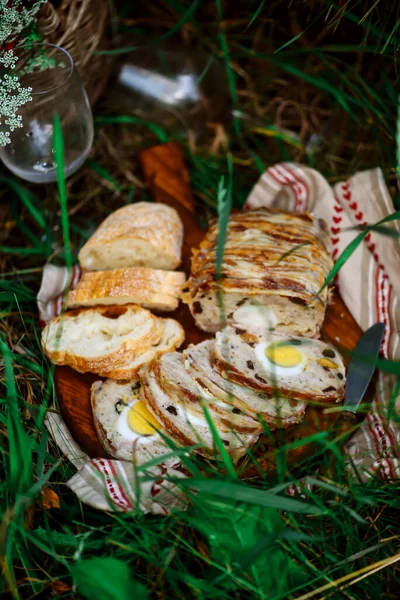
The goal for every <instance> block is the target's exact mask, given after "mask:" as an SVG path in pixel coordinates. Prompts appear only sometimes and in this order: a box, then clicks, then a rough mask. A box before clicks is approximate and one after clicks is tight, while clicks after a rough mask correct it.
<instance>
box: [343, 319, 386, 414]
mask: <svg viewBox="0 0 400 600" xmlns="http://www.w3.org/2000/svg"><path fill="white" fill-rule="evenodd" d="M384 334H385V325H384V323H375V325H372V327H370V328H369V329H367V331H366V332H365V333H364V334H363V335H362V336H361V339H360V341H359V342H358V344H357V346H356V347H355V349H354V351H353V355H352V357H351V361H350V364H349V368H348V370H347V380H346V391H345V396H344V406H345V407H346V411H349V412H352V413H354V414H355V413H356V412H357V409H358V408H359V406H360V404H361V402H362V399H363V398H364V394H365V392H366V391H367V389H368V385H369V383H370V381H371V379H372V376H373V374H374V371H375V368H376V362H377V359H378V356H379V350H380V347H381V344H382V340H383V336H384Z"/></svg>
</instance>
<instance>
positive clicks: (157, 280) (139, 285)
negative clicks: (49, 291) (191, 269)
mask: <svg viewBox="0 0 400 600" xmlns="http://www.w3.org/2000/svg"><path fill="white" fill-rule="evenodd" d="M185 281H186V275H185V273H182V272H176V271H162V270H160V269H150V268H148V267H137V268H136V267H133V268H131V269H114V270H112V271H93V272H86V273H84V274H83V276H82V279H81V280H80V282H79V283H78V285H77V286H76V288H75V290H72V291H71V292H69V294H68V307H69V308H76V307H77V306H97V305H111V304H116V305H121V304H139V305H140V306H144V307H145V308H149V309H154V310H160V311H171V310H175V309H176V308H177V307H178V303H179V299H180V296H181V294H182V288H183V286H184V284H185Z"/></svg>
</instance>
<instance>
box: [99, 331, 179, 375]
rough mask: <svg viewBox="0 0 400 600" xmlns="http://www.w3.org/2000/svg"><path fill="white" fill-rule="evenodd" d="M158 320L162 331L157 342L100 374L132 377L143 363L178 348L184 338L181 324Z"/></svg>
mask: <svg viewBox="0 0 400 600" xmlns="http://www.w3.org/2000/svg"><path fill="white" fill-rule="evenodd" d="M159 320H160V322H161V324H162V327H163V333H162V336H161V339H160V341H159V342H158V343H157V344H155V345H153V346H151V347H150V348H149V349H148V350H146V351H145V352H143V354H141V355H139V356H137V357H136V358H134V359H133V360H132V361H129V360H127V361H126V363H123V364H120V365H119V366H118V367H113V366H110V367H109V368H108V369H106V370H105V371H103V374H102V376H103V377H109V378H110V379H119V380H121V379H132V378H133V377H135V375H136V374H137V373H138V371H139V370H140V369H141V367H143V365H146V364H147V363H149V362H151V361H152V360H153V359H155V358H157V357H158V356H160V355H161V354H164V353H165V352H171V351H173V350H175V349H176V348H179V346H180V345H181V344H182V343H183V341H184V339H185V332H184V329H183V327H182V326H181V324H180V323H178V321H175V320H174V319H159Z"/></svg>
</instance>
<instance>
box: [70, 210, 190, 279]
mask: <svg viewBox="0 0 400 600" xmlns="http://www.w3.org/2000/svg"><path fill="white" fill-rule="evenodd" d="M182 241H183V226H182V221H181V219H180V217H179V215H178V213H177V212H176V210H175V209H173V208H171V207H170V206H167V205H166V204H161V203H153V202H138V203H135V204H129V205H127V206H123V207H122V208H120V209H118V210H116V211H115V212H113V213H111V214H110V215H109V216H108V217H107V218H106V219H105V220H104V221H103V222H102V223H101V224H100V226H99V227H98V229H97V230H96V231H95V233H94V234H93V235H92V237H91V238H90V239H89V240H88V242H87V243H86V244H85V245H84V246H83V248H81V250H80V252H79V255H78V258H79V262H80V264H81V266H82V268H83V269H85V270H88V271H104V270H108V269H116V268H127V267H140V266H146V267H154V268H159V269H168V270H174V269H176V268H177V267H178V266H179V264H180V262H181V250H182Z"/></svg>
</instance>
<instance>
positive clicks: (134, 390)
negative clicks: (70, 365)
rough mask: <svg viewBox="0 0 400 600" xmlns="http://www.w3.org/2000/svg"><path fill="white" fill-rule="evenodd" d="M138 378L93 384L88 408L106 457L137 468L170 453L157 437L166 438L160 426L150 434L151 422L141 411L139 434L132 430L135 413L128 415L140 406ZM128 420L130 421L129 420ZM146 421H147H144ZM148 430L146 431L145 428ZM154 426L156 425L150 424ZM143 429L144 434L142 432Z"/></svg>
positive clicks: (170, 459) (170, 464) (165, 444)
mask: <svg viewBox="0 0 400 600" xmlns="http://www.w3.org/2000/svg"><path fill="white" fill-rule="evenodd" d="M139 402H141V400H140V381H139V378H136V379H132V380H131V381H129V382H117V381H113V380H111V379H107V380H106V381H96V382H95V383H94V384H93V385H92V387H91V404H92V411H93V419H94V425H95V428H96V431H97V435H98V436H99V440H100V442H101V444H102V446H103V448H104V450H105V451H106V452H107V454H108V455H109V456H112V457H113V458H117V459H118V460H128V461H134V462H135V464H136V465H144V464H146V463H147V462H149V461H150V460H152V459H154V458H160V461H161V460H162V457H163V456H165V455H166V454H169V453H171V452H172V449H171V448H170V447H169V446H168V444H167V443H166V442H165V441H164V439H163V437H162V436H161V435H160V434H159V432H161V433H162V434H164V435H165V436H168V434H167V432H166V431H165V429H163V428H162V426H161V424H158V426H157V430H154V431H153V430H152V425H151V423H153V419H152V418H151V417H152V415H151V417H150V416H149V415H147V414H146V411H143V407H142V406H141V407H140V409H141V410H140V413H139V414H138V426H139V427H138V430H136V431H135V429H132V427H131V425H132V424H133V426H135V413H134V414H133V418H132V414H131V415H129V411H130V409H131V408H132V407H135V406H136V408H137V407H138V406H139V405H138V403H139ZM129 417H131V418H129ZM146 417H147V418H146ZM149 418H150V419H151V420H149ZM147 424H148V425H149V427H146V425H147ZM153 424H154V425H155V426H156V423H153ZM143 425H144V426H145V429H146V431H143ZM178 462H179V459H177V458H169V459H167V461H166V462H165V463H164V464H166V465H167V464H168V466H172V465H173V464H176V463H178Z"/></svg>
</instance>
